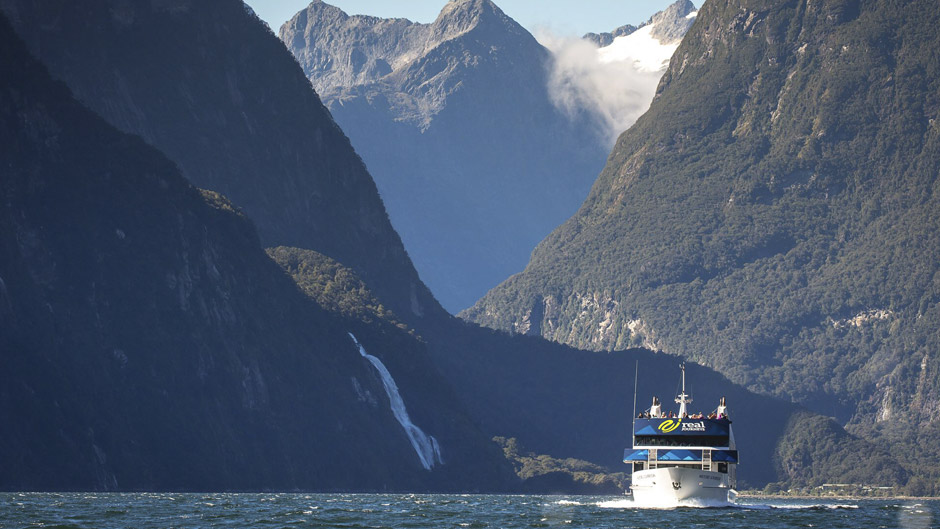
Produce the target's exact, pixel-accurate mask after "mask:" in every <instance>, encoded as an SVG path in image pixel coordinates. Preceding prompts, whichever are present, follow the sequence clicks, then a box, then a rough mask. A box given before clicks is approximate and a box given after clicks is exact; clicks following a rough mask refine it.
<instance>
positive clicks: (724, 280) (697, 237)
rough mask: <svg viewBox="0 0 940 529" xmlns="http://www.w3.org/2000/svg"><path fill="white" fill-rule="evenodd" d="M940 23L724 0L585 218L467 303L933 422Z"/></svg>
mask: <svg viewBox="0 0 940 529" xmlns="http://www.w3.org/2000/svg"><path fill="white" fill-rule="evenodd" d="M938 17H940V15H938V13H937V10H936V9H935V5H934V4H932V3H931V2H905V3H903V4H898V3H892V2H879V1H872V2H863V3H860V4H859V3H853V2H840V1H827V2H821V3H819V2H804V1H787V2H765V1H761V0H753V1H752V0H721V1H712V2H708V3H706V4H705V5H704V6H703V7H702V9H701V10H700V11H699V14H698V21H697V22H696V24H695V25H694V26H693V28H692V29H691V30H690V32H689V33H688V35H687V36H686V38H685V40H684V41H683V43H682V44H681V46H680V47H679V49H678V51H677V52H676V55H674V56H673V59H672V61H671V63H670V67H669V70H668V71H667V72H666V74H665V76H664V78H663V80H662V82H661V84H660V88H659V91H658V95H657V97H656V99H655V100H654V102H653V104H652V106H651V108H650V110H649V112H648V113H647V114H646V115H645V116H644V117H643V118H641V119H640V120H639V121H638V122H637V124H636V125H635V126H634V127H632V128H631V129H630V130H629V131H627V132H626V133H624V134H623V136H621V138H620V140H619V141H618V143H617V146H616V147H615V148H614V150H613V152H612V153H611V157H610V160H609V162H608V165H607V167H606V168H605V170H604V172H603V173H602V174H601V176H600V178H599V179H598V181H597V182H596V183H595V185H594V188H593V189H592V192H591V194H590V196H589V197H588V199H587V201H586V202H585V203H584V205H583V206H582V208H581V210H580V211H579V212H578V214H577V215H575V216H574V217H572V218H571V219H570V220H569V221H567V222H566V223H565V224H564V225H562V226H561V227H559V228H558V229H557V230H556V231H555V232H554V233H553V234H552V235H551V236H550V237H548V238H547V239H546V240H545V241H543V242H542V243H541V244H540V245H539V246H538V248H537V249H536V251H535V252H534V254H533V257H532V260H531V262H530V263H529V266H528V267H527V269H526V271H525V272H524V273H522V274H519V275H517V276H515V277H513V278H511V279H510V280H508V281H507V282H505V283H504V284H503V285H500V286H499V287H498V288H496V289H494V290H493V291H492V292H490V293H489V294H488V295H487V296H486V297H485V298H484V299H482V300H481V301H480V302H479V303H478V304H477V305H476V306H475V307H473V308H472V309H471V310H469V311H467V312H466V313H465V316H466V317H467V318H469V319H472V320H474V321H476V322H479V323H483V324H486V325H490V326H493V327H496V328H502V329H507V330H512V331H515V332H520V333H527V334H536V335H541V336H544V337H547V338H550V339H553V340H556V341H561V342H564V343H568V344H572V345H577V346H581V347H590V348H594V349H616V348H622V347H624V346H626V345H629V344H631V343H646V344H648V345H650V346H653V347H656V348H658V349H661V350H665V351H669V352H673V353H677V354H683V355H687V356H689V357H691V358H694V359H696V360H698V361H700V362H703V363H705V364H706V365H709V366H714V367H716V368H717V369H719V370H720V371H721V372H723V373H727V374H728V375H729V376H730V377H731V378H732V380H735V381H737V382H740V383H742V384H745V385H747V386H748V387H750V388H753V389H756V390H759V391H761V392H764V393H770V394H775V395H780V396H783V397H786V398H790V399H793V400H796V401H798V402H803V403H806V404H807V405H808V406H810V407H812V408H814V409H816V410H819V411H823V412H825V413H826V414H831V415H836V416H838V417H839V418H840V419H841V420H843V421H845V420H849V419H851V420H852V424H853V425H852V430H853V431H856V432H858V433H860V434H862V435H864V436H866V437H869V438H876V439H877V438H881V437H880V436H881V435H882V434H884V435H885V436H887V437H891V438H895V437H898V436H897V435H896V432H898V431H900V430H905V429H908V428H913V429H914V430H915V431H916V430H917V428H920V427H924V428H930V425H931V424H934V423H935V422H936V421H937V417H938V416H940V415H938V403H940V382H938V381H940V377H938V376H937V372H938V368H940V356H938V354H937V351H938V350H940V341H938V334H937V332H936V329H937V328H938V326H940V305H938V301H940V282H938V277H940V274H938V265H937V263H940V240H938V237H940V235H938V233H940V231H938V228H940V217H938V215H937V212H938V211H940V203H938V200H940V198H938V196H940V195H938V179H937V175H938V173H940V148H938V147H940V144H938V140H940V137H938V136H940V131H938V125H937V121H936V117H937V114H938V110H940V99H938V97H937V94H938V93H940V91H938V88H940V57H938V54H937V52H936V50H937V49H938V45H940V35H938V33H937V32H936V27H938V23H940V19H938ZM895 421H900V423H901V425H899V424H897V423H896V422H895ZM905 446H909V445H905ZM896 453H899V454H913V453H914V450H897V451H896ZM927 459H930V460H932V461H933V463H932V465H933V466H934V467H936V461H938V460H940V454H938V453H937V451H936V449H934V451H933V455H932V456H930V457H928V458H927ZM909 462H910V461H909ZM911 466H912V467H913V466H916V465H911ZM922 470H923V469H918V471H922Z"/></svg>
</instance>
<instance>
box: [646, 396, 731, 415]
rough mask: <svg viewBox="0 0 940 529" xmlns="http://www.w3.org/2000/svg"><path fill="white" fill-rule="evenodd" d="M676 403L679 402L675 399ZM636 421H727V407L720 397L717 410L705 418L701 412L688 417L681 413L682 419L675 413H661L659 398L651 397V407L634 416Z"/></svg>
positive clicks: (723, 399)
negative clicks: (667, 419)
mask: <svg viewBox="0 0 940 529" xmlns="http://www.w3.org/2000/svg"><path fill="white" fill-rule="evenodd" d="M676 402H679V400H678V399H676ZM636 418H637V419H666V418H669V419H706V418H707V419H727V418H728V406H727V404H726V403H725V398H724V397H721V399H720V400H719V401H718V409H716V410H715V411H713V412H711V413H709V414H708V415H707V416H706V415H705V414H703V413H702V412H698V413H693V414H692V415H689V414H688V413H683V414H682V417H678V416H676V413H675V412H672V411H671V412H669V414H668V415H667V414H666V412H664V411H663V407H662V404H660V402H659V398H657V397H653V405H652V406H650V407H649V409H648V410H647V411H644V412H642V413H640V414H639V415H637V416H636Z"/></svg>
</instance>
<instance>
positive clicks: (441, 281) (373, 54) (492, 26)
mask: <svg viewBox="0 0 940 529" xmlns="http://www.w3.org/2000/svg"><path fill="white" fill-rule="evenodd" d="M280 37H281V39H282V40H283V41H284V42H285V44H287V46H288V48H289V49H290V50H291V51H292V52H293V53H294V55H295V56H296V57H297V59H298V61H299V62H300V64H301V65H302V66H303V68H304V71H305V72H306V74H307V75H308V76H309V77H310V79H311V82H312V83H313V84H314V86H315V87H317V89H318V91H319V92H320V93H321V96H322V97H323V100H324V102H325V103H326V104H327V106H328V107H329V109H330V111H331V112H332V114H333V116H334V117H335V118H336V120H337V122H338V123H339V124H340V125H341V126H342V127H343V130H345V131H346V132H347V134H349V136H350V138H351V139H352V142H353V145H355V147H356V149H357V151H358V152H359V153H360V154H361V155H362V157H363V159H364V160H365V162H366V164H367V165H368V166H369V169H370V171H371V172H372V174H373V176H374V178H375V180H376V184H377V185H378V188H379V190H380V192H381V194H382V198H383V200H384V201H385V204H386V206H387V207H388V210H389V214H390V216H391V218H392V221H393V223H394V225H395V228H396V229H397V230H398V231H399V233H400V234H401V236H402V239H403V240H404V241H405V246H406V247H407V248H408V252H409V254H410V255H411V256H412V258H413V259H414V262H415V266H416V267H417V269H418V270H419V272H420V274H421V277H422V278H423V279H424V280H425V281H426V282H427V284H428V285H429V286H430V288H431V290H432V291H433V292H434V294H435V295H436V296H437V297H438V299H440V300H441V302H442V304H443V305H444V306H445V307H446V308H448V309H449V310H451V311H457V310H460V309H463V308H466V307H468V306H469V305H470V304H472V303H473V302H474V301H475V300H476V299H478V298H479V297H480V296H481V295H483V293H484V292H486V290H487V289H489V288H491V287H492V286H494V285H496V284H497V283H498V282H499V281H501V280H503V279H505V278H506V277H508V276H509V275H510V274H512V273H515V272H517V271H519V270H521V269H522V267H523V266H524V265H525V262H526V260H527V259H528V256H529V252H530V250H531V248H532V247H534V246H535V243H537V242H538V241H539V240H540V239H542V238H543V237H544V236H545V235H546V234H547V233H548V232H549V231H550V230H551V229H552V228H554V227H555V226H557V225H558V224H559V223H560V222H562V221H563V220H564V219H565V218H567V217H568V216H570V215H571V214H572V213H573V212H574V211H575V210H576V209H577V207H578V204H580V202H581V201H582V199H583V198H584V197H585V196H586V195H587V191H588V188H589V187H590V182H591V181H593V179H594V177H595V176H596V174H597V172H598V171H599V170H600V169H601V167H602V165H603V162H604V159H605V156H606V154H607V150H608V145H606V142H607V141H608V140H607V138H606V137H605V135H606V131H603V130H601V127H599V126H598V125H596V124H595V122H594V121H593V120H592V119H590V117H589V116H588V115H587V114H586V113H583V112H582V113H581V114H576V115H574V116H569V115H567V114H566V113H565V112H563V111H562V110H559V109H558V108H557V107H556V106H555V105H554V104H553V102H552V99H551V95H550V93H549V89H548V76H549V68H550V66H551V55H550V54H549V52H548V51H547V50H546V49H545V48H543V47H542V46H541V45H539V43H538V42H536V40H535V39H534V38H533V37H532V36H531V35H530V34H529V33H528V32H527V31H525V29H523V28H522V27H521V26H519V25H518V24H517V23H516V22H515V21H513V20H512V19H510V18H509V17H507V16H506V15H505V14H504V13H503V12H502V11H500V9H499V8H498V7H496V5H494V4H493V3H492V2H491V1H489V0H454V1H451V2H448V3H447V4H446V5H445V7H444V8H443V10H442V11H441V13H440V15H439V16H438V18H437V20H435V21H434V22H433V23H432V24H415V23H411V22H409V21H407V20H383V19H378V18H374V17H366V16H348V15H346V14H345V13H343V12H342V11H341V10H340V9H338V8H336V7H333V6H330V5H328V4H325V3H323V2H320V1H319V0H318V1H315V2H313V3H311V4H310V6H309V7H308V8H307V9H305V10H304V11H301V12H299V13H298V14H297V15H296V16H295V17H294V18H293V19H291V20H290V21H288V22H287V23H285V24H284V26H283V27H282V28H281V31H280Z"/></svg>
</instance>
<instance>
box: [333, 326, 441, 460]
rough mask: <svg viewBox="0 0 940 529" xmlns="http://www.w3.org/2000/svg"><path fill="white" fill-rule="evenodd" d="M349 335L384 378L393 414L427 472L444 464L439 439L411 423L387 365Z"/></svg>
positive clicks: (383, 382) (383, 381)
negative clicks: (438, 464)
mask: <svg viewBox="0 0 940 529" xmlns="http://www.w3.org/2000/svg"><path fill="white" fill-rule="evenodd" d="M347 334H349V337H350V338H352V341H353V343H355V344H356V347H358V348H359V354H361V355H362V357H363V358H365V359H366V360H368V361H369V362H371V363H372V365H373V366H374V367H375V370H376V371H378V372H379V376H381V377H382V385H383V386H385V393H387V394H388V402H389V404H390V405H391V408H392V414H393V415H395V418H396V419H398V422H399V423H400V424H401V427H402V428H404V429H405V434H407V435H408V440H410V441H411V446H412V447H414V449H415V453H416V454H418V459H420V460H421V465H422V466H423V467H424V469H425V470H431V469H432V468H433V467H434V465H435V464H436V463H441V464H443V463H444V460H443V459H441V447H440V445H439V444H437V439H435V438H434V436H433V435H427V434H425V433H424V431H423V430H421V428H418V427H417V426H416V425H415V424H414V423H413V422H411V418H410V417H408V410H406V409H405V401H404V400H402V398H401V394H399V393H398V385H397V384H395V379H394V378H392V374H391V373H389V372H388V369H386V368H385V364H383V363H382V361H381V360H379V359H378V358H376V357H374V356H372V355H370V354H369V353H367V352H366V349H365V348H364V347H363V346H362V344H360V343H359V340H357V339H356V337H355V336H353V334H352V333H347Z"/></svg>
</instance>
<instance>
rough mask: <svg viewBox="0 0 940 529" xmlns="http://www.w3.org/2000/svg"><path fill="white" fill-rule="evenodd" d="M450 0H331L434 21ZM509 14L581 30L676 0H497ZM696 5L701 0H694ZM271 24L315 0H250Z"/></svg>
mask: <svg viewBox="0 0 940 529" xmlns="http://www.w3.org/2000/svg"><path fill="white" fill-rule="evenodd" d="M447 1H448V0H326V2H327V3H328V4H332V5H335V6H337V7H339V8H341V9H342V10H343V11H345V12H346V13H348V14H350V15H372V16H377V17H382V18H393V17H399V18H407V19H410V20H412V21H414V22H433V21H434V19H435V18H437V14H438V13H439V12H440V10H441V8H442V7H444V4H446V3H447ZM494 1H495V3H496V5H498V6H499V7H500V9H502V10H503V12H505V13H506V14H507V15H509V16H510V17H511V18H513V19H514V20H515V21H516V22H518V23H520V24H522V26H524V27H525V28H526V29H528V30H529V31H531V32H535V31H541V30H549V31H551V32H552V33H554V34H559V35H576V36H581V35H583V34H585V33H588V32H594V33H600V32H604V31H610V30H612V29H614V28H617V27H619V26H622V25H624V24H634V25H636V24H638V23H640V22H644V21H646V20H647V19H649V17H650V16H652V15H653V13H656V12H657V11H661V10H662V9H663V8H665V7H666V6H668V5H669V4H671V3H673V2H674V1H675V0H494ZM693 2H694V3H695V4H696V5H699V4H700V3H701V2H697V1H695V0H693ZM247 3H248V5H250V6H251V7H252V9H254V10H255V12H256V13H257V14H258V16H259V17H261V18H262V19H263V20H264V21H265V22H267V23H268V25H270V26H271V29H273V30H274V31H275V33H276V32H277V30H278V29H279V28H280V27H281V24H283V23H284V22H286V21H287V20H288V19H289V18H291V17H293V16H294V15H295V14H296V13H297V12H298V11H300V10H301V9H303V8H305V7H306V6H307V5H308V4H309V3H310V0H247Z"/></svg>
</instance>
